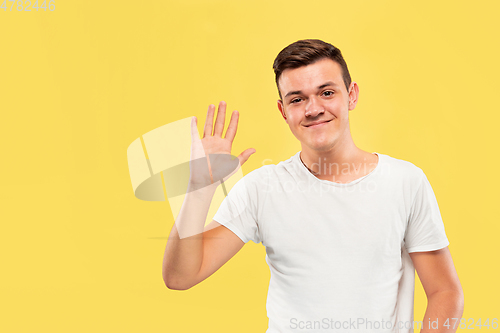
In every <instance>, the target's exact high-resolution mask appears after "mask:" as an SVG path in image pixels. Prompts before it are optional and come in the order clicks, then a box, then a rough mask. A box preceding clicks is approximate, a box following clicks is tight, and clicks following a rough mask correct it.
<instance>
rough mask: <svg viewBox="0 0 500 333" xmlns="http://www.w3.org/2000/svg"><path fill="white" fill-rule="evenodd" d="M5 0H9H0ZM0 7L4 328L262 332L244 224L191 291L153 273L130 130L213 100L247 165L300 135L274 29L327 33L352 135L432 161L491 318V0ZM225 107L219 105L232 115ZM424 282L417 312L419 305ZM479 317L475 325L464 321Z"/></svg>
mask: <svg viewBox="0 0 500 333" xmlns="http://www.w3.org/2000/svg"><path fill="white" fill-rule="evenodd" d="M0 1H1V0H0ZM10 6H11V2H7V11H4V10H3V9H1V10H0V32H1V39H0V43H1V44H0V45H1V52H0V106H1V115H2V117H1V121H0V126H1V127H0V136H1V137H0V139H1V141H0V142H1V152H2V163H1V167H0V168H1V181H2V183H1V184H2V185H1V186H2V188H1V191H0V195H1V221H2V232H1V241H0V246H1V249H0V250H1V257H2V277H1V285H0V288H1V297H0V298H1V313H2V319H1V320H0V331H2V332H264V331H265V329H266V328H267V317H266V310H265V301H266V295H267V287H268V282H269V277H270V276H269V269H268V267H267V265H266V263H265V261H264V256H265V250H264V247H263V246H262V245H256V244H254V243H252V242H250V243H248V244H247V245H246V246H244V248H243V249H242V250H241V251H240V252H239V253H238V254H237V255H236V256H235V257H234V258H233V259H231V260H230V262H228V263H227V264H226V265H225V266H224V267H223V268H221V269H220V270H219V271H218V272H217V273H216V274H215V275H213V276H211V277H210V278H208V279H207V280H206V281H204V282H203V283H201V284H200V285H198V286H196V287H195V288H193V289H191V290H188V291H181V292H180V291H171V290H168V289H167V288H166V287H165V286H164V284H163V280H162V277H161V263H162V257H163V251H164V247H165V243H166V236H167V235H168V232H169V231H170V228H171V226H172V224H173V219H172V214H171V212H170V209H169V207H168V203H166V202H145V201H140V200H138V199H136V198H135V197H134V195H133V192H132V187H131V183H130V177H129V174H128V166H127V158H126V151H127V147H128V145H129V144H130V143H131V142H132V141H133V140H135V139H136V138H137V137H139V136H140V135H142V134H144V133H146V132H148V131H150V130H152V129H154V128H157V127H159V126H162V125H164V124H167V123H170V122H173V121H175V120H179V119H182V118H186V117H189V116H197V117H198V119H199V120H200V121H199V124H198V127H199V129H201V128H202V126H203V120H204V119H205V113H206V109H207V106H208V104H210V103H214V104H216V103H218V101H220V100H225V101H227V103H228V108H229V110H234V109H237V110H238V111H240V114H241V116H240V126H239V128H238V134H237V136H236V140H235V143H234V146H233V148H234V152H235V154H239V153H240V152H241V151H242V150H244V149H246V148H250V147H252V148H255V149H256V150H257V153H256V154H254V155H253V156H252V157H251V158H250V160H249V161H248V162H247V163H246V164H245V165H244V166H243V172H244V174H246V173H248V172H249V171H251V170H253V169H256V168H258V167H260V166H262V164H263V163H269V162H270V161H269V160H272V161H271V162H272V163H278V162H279V161H282V160H285V159H288V158H289V157H290V156H291V155H293V154H294V153H296V152H297V151H298V150H300V146H299V143H298V142H297V140H296V139H295V138H294V137H293V135H292V134H291V133H290V131H289V129H288V127H287V125H286V124H285V122H284V121H283V120H282V118H281V116H280V114H279V111H278V109H277V107H276V100H277V98H278V95H277V91H276V87H275V84H274V74H273V71H272V63H273V60H274V58H275V56H276V55H277V54H278V52H279V51H280V50H281V49H282V48H284V47H285V46H286V45H288V44H290V43H292V42H294V41H296V40H298V39H303V38H319V39H323V40H325V41H328V42H330V43H332V44H333V45H335V46H337V47H339V48H340V49H341V50H342V52H343V54H344V56H345V58H346V60H347V64H348V66H349V69H350V72H351V75H352V78H353V80H354V81H356V82H357V83H358V84H359V86H360V98H359V103H358V106H357V107H356V109H355V110H354V111H351V130H352V134H353V138H354V141H355V143H356V144H357V145H358V146H359V147H360V148H361V149H364V150H367V151H370V152H374V151H376V152H380V153H383V154H388V155H390V156H393V157H396V158H400V159H404V160H408V161H410V162H412V163H414V164H415V165H417V166H419V167H421V168H422V169H423V170H424V172H425V173H426V174H427V176H428V178H429V180H430V182H431V184H432V186H433V188H434V191H435V193H436V196H437V198H438V202H439V206H440V209H441V213H442V216H443V220H444V222H445V227H446V231H447V235H448V237H449V240H450V243H451V245H450V250H451V252H452V255H453V258H454V261H455V264H456V267H457V270H458V273H459V276H460V279H461V281H462V284H463V287H464V291H465V300H466V305H465V312H464V316H463V317H464V318H474V320H476V321H477V319H479V318H483V320H484V319H486V318H494V317H496V318H499V317H500V306H499V305H498V301H499V300H498V298H499V296H500V289H499V284H498V277H499V274H498V272H499V260H498V255H499V245H498V242H497V241H498V233H499V231H500V229H499V226H498V222H499V218H498V199H499V195H498V191H499V188H500V182H499V178H498V164H499V159H498V157H497V154H498V143H499V140H498V134H499V130H498V126H499V119H500V117H499V106H500V105H499V102H498V77H499V75H500V66H499V65H498V59H499V58H500V54H499V47H498V33H499V30H500V29H499V28H500V24H499V23H498V13H499V10H500V6H499V4H498V2H497V1H483V0H480V1H441V2H439V1H438V2H434V1H428V0H425V1H354V2H350V1H336V0H335V1H290V0H287V1H269V0H266V1H245V2H244V1H234V0H233V1H223V0H220V1H155V2H153V1H144V2H139V1H61V0H57V1H55V10H54V11H48V10H47V11H41V10H39V11H38V12H36V11H31V12H25V11H17V9H16V6H17V4H16V6H15V7H14V8H13V10H12V11H10V10H9V9H10ZM227 122H228V120H227ZM425 305H426V300H425V295H424V293H423V290H422V289H421V287H420V286H419V285H418V286H417V289H416V301H415V320H421V319H422V316H423V313H424V311H425ZM476 329H477V328H476Z"/></svg>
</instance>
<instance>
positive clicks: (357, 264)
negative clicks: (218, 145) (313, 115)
mask: <svg viewBox="0 0 500 333" xmlns="http://www.w3.org/2000/svg"><path fill="white" fill-rule="evenodd" d="M375 154H377V155H378V156H379V161H378V164H377V166H376V167H375V169H374V170H372V171H371V172H370V173H369V174H368V175H366V176H365V177H361V178H358V179H356V180H354V181H352V182H350V183H344V184H341V183H334V182H331V181H327V180H320V179H318V178H316V177H315V176H314V175H313V174H311V172H310V171H309V170H308V169H307V168H306V167H305V165H304V164H303V163H302V161H301V160H300V152H298V153H297V154H295V155H294V156H292V157H291V158H290V159H288V160H286V161H283V162H280V163H278V164H277V165H265V166H263V167H261V168H259V169H256V170H254V171H252V172H250V173H249V174H247V175H246V176H244V177H243V178H242V179H241V180H240V181H239V182H238V183H236V185H234V187H233V188H232V189H231V191H230V192H229V195H228V196H227V197H226V198H225V199H224V201H223V202H222V204H221V206H220V208H219V210H218V211H217V213H216V214H215V216H214V218H213V219H214V220H215V221H217V222H219V223H220V224H222V225H224V226H226V227H227V228H228V229H230V230H231V231H232V232H234V233H235V234H236V235H237V236H238V237H239V238H241V240H242V241H243V242H245V243H246V242H248V241H249V240H252V241H253V242H255V243H260V242H262V244H263V245H264V246H265V247H266V262H267V264H268V265H269V269H270V271H271V280H270V282H269V291H268V296H267V305H266V308H267V315H268V318H269V328H268V330H267V332H268V333H275V332H322V331H325V332H328V331H330V332H331V331H337V332H405V333H408V332H413V330H412V328H409V327H410V326H412V325H413V301H414V298H413V295H414V286H415V271H414V267H413V263H412V261H411V258H410V256H409V255H408V253H411V252H422V251H433V250H438V249H441V248H444V247H446V246H448V244H449V243H448V239H447V237H446V234H445V230H444V225H443V221H442V219H441V214H440V211H439V208H438V204H437V201H436V197H435V195H434V192H433V190H432V187H431V185H430V183H429V181H428V180H427V177H426V176H425V174H424V172H423V171H422V170H421V169H420V168H418V167H417V166H415V165H414V164H412V163H410V162H407V161H404V160H400V159H396V158H393V157H390V156H388V155H384V154H380V153H375ZM419 320H420V319H419ZM415 327H418V326H415Z"/></svg>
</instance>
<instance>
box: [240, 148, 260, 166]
mask: <svg viewBox="0 0 500 333" xmlns="http://www.w3.org/2000/svg"><path fill="white" fill-rule="evenodd" d="M255 152H256V150H255V149H253V148H248V149H247V150H245V151H244V152H242V153H241V154H240V155H239V156H238V159H239V160H240V166H242V165H243V163H245V162H246V161H247V160H248V158H249V157H250V155H252V154H253V153H255Z"/></svg>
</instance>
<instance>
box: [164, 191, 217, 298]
mask: <svg viewBox="0 0 500 333" xmlns="http://www.w3.org/2000/svg"><path fill="white" fill-rule="evenodd" d="M214 193H215V187H206V188H203V189H200V190H197V191H192V192H188V194H186V197H185V199H184V202H183V204H182V207H181V210H180V212H179V215H178V217H177V219H176V221H175V224H174V226H173V227H172V230H171V231H170V235H169V239H168V241H167V245H166V247H165V255H164V258H163V279H164V281H165V284H166V285H167V287H169V288H172V289H183V288H185V286H189V285H190V280H191V279H192V278H193V277H194V276H196V274H197V273H198V272H199V270H200V267H201V264H202V261H203V229H204V225H205V221H206V218H207V214H208V209H209V208H210V203H211V201H212V198H213V195H214Z"/></svg>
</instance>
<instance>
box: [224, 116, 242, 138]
mask: <svg viewBox="0 0 500 333" xmlns="http://www.w3.org/2000/svg"><path fill="white" fill-rule="evenodd" d="M239 118H240V114H239V113H238V111H236V110H234V111H233V114H232V115H231V120H230V121H229V126H228V128H227V131H226V136H225V137H224V138H225V139H228V140H229V141H231V142H233V140H234V137H235V136H236V130H237V129H238V119H239Z"/></svg>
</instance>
